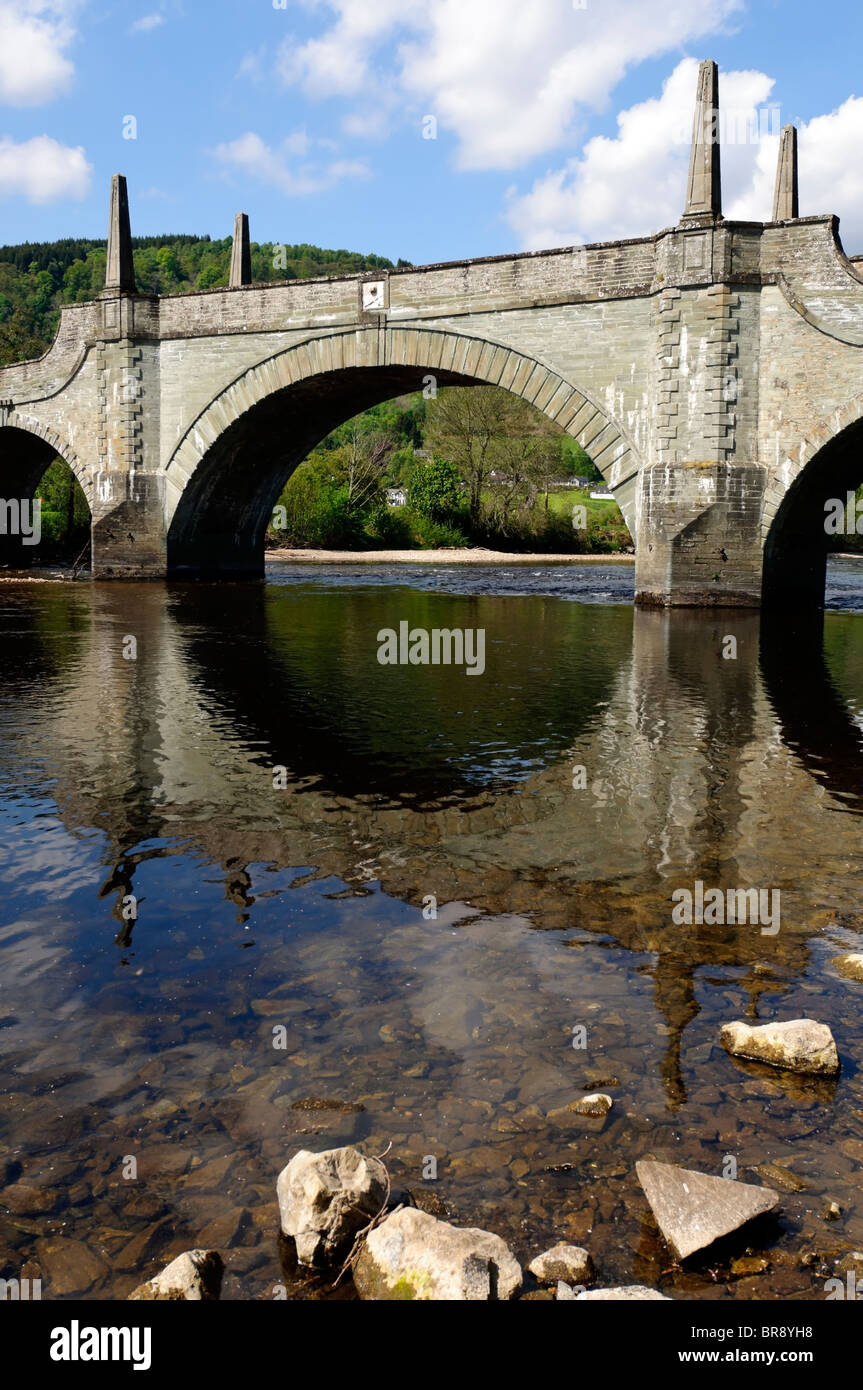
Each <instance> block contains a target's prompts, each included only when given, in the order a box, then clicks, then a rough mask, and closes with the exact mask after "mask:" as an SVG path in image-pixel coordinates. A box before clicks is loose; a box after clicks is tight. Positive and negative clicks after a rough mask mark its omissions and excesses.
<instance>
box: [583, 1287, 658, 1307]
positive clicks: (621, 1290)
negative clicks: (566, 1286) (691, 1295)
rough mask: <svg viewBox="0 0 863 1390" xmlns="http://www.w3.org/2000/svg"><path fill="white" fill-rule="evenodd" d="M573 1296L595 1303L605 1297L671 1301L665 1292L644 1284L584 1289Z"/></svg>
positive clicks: (603, 1299) (643, 1300) (644, 1300)
mask: <svg viewBox="0 0 863 1390" xmlns="http://www.w3.org/2000/svg"><path fill="white" fill-rule="evenodd" d="M575 1298H576V1302H578V1301H579V1300H581V1299H591V1300H592V1301H594V1302H596V1303H599V1302H600V1301H605V1300H606V1299H631V1300H633V1301H635V1300H640V1301H642V1302H645V1303H646V1302H647V1301H648V1300H649V1299H654V1300H657V1299H658V1300H661V1301H662V1302H663V1303H671V1302H673V1300H672V1299H670V1298H669V1297H668V1295H667V1294H664V1293H660V1292H659V1290H658V1289H649V1288H648V1287H647V1285H646V1284H619V1285H618V1286H617V1287H616V1288H614V1289H585V1291H584V1293H577V1294H576V1295H575Z"/></svg>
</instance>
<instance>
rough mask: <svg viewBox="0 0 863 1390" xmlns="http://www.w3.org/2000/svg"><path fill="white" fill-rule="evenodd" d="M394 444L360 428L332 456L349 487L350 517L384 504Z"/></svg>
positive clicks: (383, 437)
mask: <svg viewBox="0 0 863 1390" xmlns="http://www.w3.org/2000/svg"><path fill="white" fill-rule="evenodd" d="M392 449H393V442H392V440H391V439H390V438H389V437H388V436H387V435H385V434H381V433H373V432H369V431H365V430H363V429H362V428H361V426H360V425H357V426H356V427H355V428H354V429H353V430H352V432H351V435H350V437H349V439H348V441H347V443H346V444H343V445H342V447H341V448H340V449H335V450H333V452H332V453H331V455H330V460H331V466H332V468H333V469H334V471H335V473H336V476H337V477H338V476H340V477H341V480H342V482H343V485H344V488H345V501H346V504H347V511H348V515H351V514H356V513H358V512H362V511H367V510H368V508H369V507H371V506H373V505H374V504H375V503H377V502H379V501H380V497H381V484H382V481H383V474H384V469H385V467H386V462H387V459H388V458H389V456H390V454H391V453H392Z"/></svg>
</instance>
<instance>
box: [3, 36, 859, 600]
mask: <svg viewBox="0 0 863 1390" xmlns="http://www.w3.org/2000/svg"><path fill="white" fill-rule="evenodd" d="M718 102H719V84H718V72H717V68H716V65H715V64H713V63H710V62H707V63H703V64H702V65H701V69H700V72H699V85H698V92H697V97H696V111H695V121H694V126H693V138H692V150H691V156H690V167H689V178H688V184H687V190H686V200H685V210H684V212H683V214H682V216H681V220H680V221H679V223H678V224H677V225H676V226H674V227H671V228H667V229H665V230H664V231H661V232H658V233H657V234H656V235H655V236H650V237H645V238H641V239H636V240H630V241H617V242H608V243H602V244H598V245H591V246H578V247H574V248H573V247H568V248H565V249H560V250H554V251H542V252H537V253H529V254H521V255H512V256H493V257H487V258H481V259H478V260H470V261H464V262H459V263H452V264H441V265H429V266H423V267H418V268H405V269H398V270H391V271H375V272H373V273H368V274H362V275H359V276H351V277H335V278H327V279H314V280H302V281H291V282H286V283H268V284H262V285H255V284H252V283H250V281H251V272H250V258H249V226H248V219H247V217H246V216H245V215H244V214H240V215H238V217H237V219H236V224H235V230H234V250H233V256H232V265H231V277H230V285H229V287H228V288H227V289H214V290H207V291H203V292H200V293H192V294H183V295H176V296H150V295H141V294H138V293H137V291H136V288H135V280H134V272H133V267H132V248H131V235H130V223H129V211H128V201H127V195H126V185H125V180H124V179H123V178H122V177H121V176H120V175H115V176H114V179H113V181H112V188H111V212H110V222H109V236H108V261H107V272H106V285H105V290H104V293H103V294H101V295H100V296H99V298H98V299H97V300H96V301H94V302H92V303H87V304H77V305H72V306H68V307H66V308H64V309H63V310H62V314H61V320H60V326H59V329H58V332H57V336H56V338H55V340H54V342H53V344H52V346H51V348H50V349H49V351H48V352H47V353H46V354H45V355H44V356H43V357H41V358H39V359H38V360H37V361H31V362H21V363H15V364H12V365H10V366H6V367H4V368H2V369H0V443H2V446H3V459H2V465H0V467H2V470H3V472H2V486H0V490H2V492H3V495H4V498H6V499H9V498H13V497H17V498H19V499H23V498H26V497H29V496H32V494H33V491H34V489H35V488H36V486H37V484H38V481H39V479H40V477H41V475H42V473H43V471H44V469H45V467H46V466H47V465H48V463H50V461H51V460H52V459H53V458H54V457H55V456H57V455H60V456H61V457H62V458H64V459H65V460H66V462H67V463H68V464H69V465H70V467H71V468H72V469H73V471H74V473H75V475H76V477H77V478H78V480H79V482H80V484H81V486H82V488H83V490H84V492H85V494H86V497H87V500H88V503H89V505H90V509H91V513H92V555H93V573H94V576H95V577H96V578H99V579H109V578H147V577H153V578H158V577H161V576H165V575H166V574H175V575H177V574H179V575H182V574H186V575H203V576H210V577H213V576H220V575H228V576H230V575H234V576H236V575H238V574H248V575H260V574H261V573H262V572H263V565H264V534H265V530H266V526H267V522H268V520H269V518H270V516H271V513H272V508H273V506H274V504H275V502H276V500H277V498H278V496H279V493H280V491H281V489H282V487H283V486H284V483H285V481H286V480H287V478H288V477H289V476H290V474H291V472H292V471H293V469H295V468H296V467H297V465H298V464H299V463H301V462H302V460H303V459H304V458H305V457H306V455H307V454H308V452H309V451H310V450H311V449H312V448H313V447H314V446H315V445H316V444H317V443H318V442H319V441H320V440H321V439H322V438H323V437H325V436H326V435H327V434H328V433H329V432H330V431H331V430H332V429H334V428H335V427H336V426H337V425H338V424H340V423H341V422H342V421H344V420H347V419H349V418H350V417H351V416H353V415H355V414H357V413H358V412H359V411H361V410H364V409H366V408H368V407H369V406H371V405H373V404H375V403H377V402H380V401H383V400H386V399H388V398H390V397H392V396H395V395H399V394H401V393H404V392H409V391H415V390H417V389H419V388H421V387H422V386H423V384H424V382H425V381H426V379H427V378H428V377H429V376H431V377H433V378H434V379H435V381H436V383H437V385H438V386H441V387H443V386H447V385H462V386H469V385H476V384H479V383H493V384H495V385H498V386H501V387H505V388H507V389H508V390H510V391H513V392H515V393H516V394H518V395H520V396H522V397H524V398H525V399H526V400H528V401H530V402H532V403H533V404H534V405H535V406H537V407H538V408H539V409H540V410H542V411H543V412H544V413H545V414H546V415H547V416H548V417H549V418H550V419H551V420H553V421H555V422H556V423H557V424H558V425H559V426H561V427H562V428H563V429H564V430H566V431H567V432H568V433H569V434H570V435H572V436H573V437H574V438H576V439H577V440H578V441H579V442H580V443H581V444H582V445H583V447H584V448H585V449H586V450H587V452H588V453H589V454H590V456H591V457H592V458H593V459H594V461H595V462H596V464H597V465H598V467H599V468H600V469H601V470H602V473H603V475H604V477H605V478H606V479H607V481H608V484H609V486H610V488H611V489H612V491H613V492H614V495H615V497H616V498H617V501H618V503H619V505H620V508H621V510H622V512H623V515H624V517H625V518H626V521H627V524H628V526H629V529H630V531H631V533H632V535H633V537H634V539H635V544H636V592H637V598H638V601H639V602H642V603H647V604H691V605H707V604H726V605H727V604H733V605H742V606H757V605H758V604H759V603H760V602H761V601H762V596H764V597H765V598H766V599H769V600H770V601H781V602H788V603H794V604H816V605H817V604H819V603H821V602H822V601H823V592H824V573H825V547H826V541H825V524H824V522H825V501H826V500H827V499H831V498H840V499H844V498H845V497H846V494H847V491H848V489H850V488H854V487H855V486H856V485H857V484H858V483H859V482H860V481H861V479H863V467H861V463H860V454H859V448H858V445H859V442H860V440H861V438H863V263H861V258H856V259H849V258H848V257H847V256H846V255H845V253H844V251H843V249H842V246H841V243H840V241H839V237H838V220H837V218H836V217H835V216H831V215H824V216H818V217H800V216H799V215H798V197H797V142H796V131H795V130H794V128H793V127H791V126H789V127H786V128H785V130H784V131H783V132H782V137H781V142H780V155H779V166H778V170H777V180H776V193H775V199H774V207H773V220H772V221H770V222H765V223H760V222H729V221H726V220H724V219H723V217H722V210H721V188H720V145H719V143H718V134H717V132H718V130H719V127H720V122H719V119H718V115H719V107H718ZM861 528H863V522H861ZM4 539H5V541H6V550H5V552H4V554H5V557H6V558H7V560H9V561H10V562H12V563H20V562H21V559H22V557H23V553H22V550H21V548H20V545H17V546H13V545H12V544H10V542H11V541H12V538H11V537H5V538H4ZM27 554H28V556H32V550H30V551H29V552H27Z"/></svg>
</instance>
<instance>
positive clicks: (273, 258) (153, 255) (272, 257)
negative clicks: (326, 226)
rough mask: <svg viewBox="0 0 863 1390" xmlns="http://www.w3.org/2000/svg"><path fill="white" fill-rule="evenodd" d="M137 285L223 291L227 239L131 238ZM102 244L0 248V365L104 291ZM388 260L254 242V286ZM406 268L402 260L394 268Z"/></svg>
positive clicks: (27, 351)
mask: <svg viewBox="0 0 863 1390" xmlns="http://www.w3.org/2000/svg"><path fill="white" fill-rule="evenodd" d="M132 247H133V254H134V261H135V279H136V281H137V284H138V289H139V290H140V291H141V292H142V293H143V294H180V293H182V292H183V291H189V290H206V289H213V288H215V287H217V286H219V285H227V283H228V272H229V269H230V264H231V238H230V237H224V238H223V239H222V240H221V241H213V240H212V238H211V237H208V236H202V237H195V236H155V237H133V238H132ZM105 259H106V247H105V242H104V241H92V240H86V239H80V238H74V237H67V238H65V239H64V240H62V241H42V242H24V243H22V245H20V246H0V364H2V363H4V362H15V361H18V360H20V359H22V358H27V357H39V356H41V354H42V353H43V352H44V351H45V350H46V348H48V347H49V346H50V343H51V340H52V339H53V337H54V333H55V331H56V328H57V319H58V316H59V313H60V308H61V306H62V305H63V304H76V303H80V302H82V301H83V300H87V299H94V298H95V297H96V295H98V294H100V293H101V291H102V289H103V288H104V285H105ZM392 264H393V263H392V261H389V260H387V258H386V257H385V256H374V255H368V256H363V255H360V254H359V253H358V252H356V251H343V250H341V251H327V250H324V249H323V248H322V247H320V246H309V245H306V244H305V243H300V244H299V245H296V246H284V247H282V246H278V245H274V244H272V243H270V242H264V243H262V244H258V243H257V242H253V243H252V277H253V279H255V280H257V281H267V280H306V279H310V278H312V277H314V276H316V275H356V274H357V273H358V272H359V271H361V270H378V269H391V268H392ZM404 264H406V262H404V261H400V262H399V265H404Z"/></svg>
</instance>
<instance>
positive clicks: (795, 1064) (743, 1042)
mask: <svg viewBox="0 0 863 1390" xmlns="http://www.w3.org/2000/svg"><path fill="white" fill-rule="evenodd" d="M719 1037H720V1041H721V1042H722V1045H723V1047H725V1048H727V1050H728V1051H729V1052H732V1053H733V1054H734V1056H735V1057H749V1058H751V1059H752V1060H753V1061H757V1062H767V1063H769V1065H770V1066H772V1067H785V1068H786V1069H787V1070H788V1071H795V1072H803V1073H812V1074H819V1075H831V1076H832V1075H834V1074H835V1073H836V1072H838V1070H839V1053H838V1052H837V1051H836V1043H835V1042H834V1041H833V1034H832V1033H831V1032H830V1029H829V1028H828V1027H827V1024H826V1023H816V1022H815V1020H814V1019H812V1018H793V1019H790V1020H789V1021H788V1022H787V1023H763V1024H760V1025H758V1026H755V1027H753V1026H751V1025H750V1024H748V1023H743V1022H741V1021H740V1020H737V1021H736V1022H734V1023H726V1024H724V1026H723V1028H722V1030H721V1032H720V1034H719Z"/></svg>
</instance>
